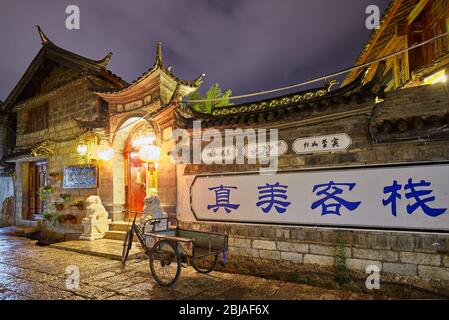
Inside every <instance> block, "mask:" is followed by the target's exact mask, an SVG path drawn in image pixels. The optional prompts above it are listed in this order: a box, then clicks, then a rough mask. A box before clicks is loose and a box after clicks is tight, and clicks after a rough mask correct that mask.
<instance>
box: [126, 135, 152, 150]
mask: <svg viewBox="0 0 449 320" xmlns="http://www.w3.org/2000/svg"><path fill="white" fill-rule="evenodd" d="M155 140H156V139H155V137H154V136H151V135H148V136H140V137H137V138H135V139H134V140H133V142H132V145H133V147H134V148H136V149H140V148H141V147H143V146H147V145H150V144H152V143H154V141H155Z"/></svg>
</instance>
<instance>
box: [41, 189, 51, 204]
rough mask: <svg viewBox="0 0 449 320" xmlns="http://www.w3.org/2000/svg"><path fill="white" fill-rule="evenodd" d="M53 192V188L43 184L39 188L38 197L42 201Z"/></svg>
mask: <svg viewBox="0 0 449 320" xmlns="http://www.w3.org/2000/svg"><path fill="white" fill-rule="evenodd" d="M52 193H53V188H52V187H50V186H45V187H42V188H40V189H39V198H40V199H41V200H42V201H45V200H48V199H49V198H50V196H51V194H52Z"/></svg>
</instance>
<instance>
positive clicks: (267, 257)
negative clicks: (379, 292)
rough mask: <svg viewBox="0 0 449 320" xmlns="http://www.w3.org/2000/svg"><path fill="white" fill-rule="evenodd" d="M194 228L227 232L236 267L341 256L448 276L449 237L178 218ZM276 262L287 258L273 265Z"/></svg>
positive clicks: (326, 261)
mask: <svg viewBox="0 0 449 320" xmlns="http://www.w3.org/2000/svg"><path fill="white" fill-rule="evenodd" d="M182 227H184V228H188V229H194V230H203V231H213V232H223V233H228V234H229V236H230V238H229V261H230V263H231V265H232V266H235V268H236V270H237V271H239V269H240V268H242V269H245V268H248V267H249V265H251V264H255V265H257V266H258V269H259V270H262V271H265V272H270V271H276V270H279V269H280V270H283V271H284V272H289V271H295V270H297V269H298V266H297V265H298V264H299V265H303V264H304V265H317V266H320V267H324V268H330V269H331V268H332V267H333V266H334V264H335V261H336V258H341V257H342V255H344V257H345V260H346V261H345V263H346V267H347V268H348V269H349V270H355V271H362V272H365V270H366V267H368V266H370V265H376V266H378V267H379V269H380V270H381V271H382V272H385V273H390V274H398V275H403V276H419V277H421V278H429V279H443V280H449V255H448V253H449V235H447V234H432V233H417V232H416V233H411V232H396V231H381V230H376V231H371V230H345V229H333V228H313V227H280V226H255V225H242V224H223V223H206V222H182ZM279 261H284V262H289V263H284V264H282V268H279V266H276V264H277V263H278V262H279Z"/></svg>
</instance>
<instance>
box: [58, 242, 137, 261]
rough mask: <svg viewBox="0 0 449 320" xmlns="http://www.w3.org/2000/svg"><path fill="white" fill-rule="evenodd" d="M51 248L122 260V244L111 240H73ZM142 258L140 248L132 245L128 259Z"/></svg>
mask: <svg viewBox="0 0 449 320" xmlns="http://www.w3.org/2000/svg"><path fill="white" fill-rule="evenodd" d="M50 247H52V248H56V249H60V250H67V251H73V252H78V253H83V254H89V255H93V256H99V257H107V258H110V259H114V260H120V259H121V258H122V251H123V242H122V241H119V240H111V239H99V240H94V241H83V240H74V241H67V242H60V243H55V244H52V245H50ZM143 256H144V251H143V249H142V247H139V246H138V245H137V243H133V245H132V248H131V251H130V252H129V257H128V259H137V258H140V257H143Z"/></svg>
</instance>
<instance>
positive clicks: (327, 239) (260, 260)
mask: <svg viewBox="0 0 449 320" xmlns="http://www.w3.org/2000/svg"><path fill="white" fill-rule="evenodd" d="M373 100H374V99H373ZM373 100H372V101H365V102H360V103H358V102H356V101H351V103H349V104H340V105H334V106H332V107H331V108H330V110H326V111H320V110H319V109H314V110H313V111H311V112H309V113H308V114H306V115H304V116H303V117H302V119H299V120H295V121H293V120H292V122H291V123H285V122H284V123H270V124H265V127H270V128H278V129H279V139H282V140H284V141H286V142H287V144H288V145H289V151H288V152H287V154H285V155H283V156H281V157H280V158H279V171H290V170H295V169H306V168H332V167H341V166H354V165H358V166H360V165H365V164H367V165H374V164H391V163H411V162H433V161H448V160H449V144H448V140H449V136H447V133H445V132H446V131H447V130H446V131H444V130H443V131H442V132H440V133H438V134H437V135H432V133H434V132H435V130H436V128H439V127H441V126H447V125H448V121H449V117H448V114H449V99H447V91H446V88H445V87H444V86H441V85H435V86H429V87H419V88H411V89H404V90H399V91H392V92H388V93H387V94H386V95H385V97H383V102H382V103H377V104H376V103H375V102H374V101H373ZM432 117H438V119H439V121H438V122H435V121H432V120H430V121H429V119H432ZM399 119H421V120H422V121H423V123H424V126H419V127H418V128H416V127H414V126H413V125H409V126H406V127H405V128H403V127H402V129H401V130H397V134H396V136H395V139H393V140H387V141H377V140H376V139H375V134H376V133H377V132H379V130H381V127H382V124H383V123H384V121H386V120H388V121H391V123H392V124H393V131H394V132H396V131H395V130H396V126H397V125H399V126H400V127H401V125H400V124H398V120H399ZM412 122H413V121H412ZM415 122H416V121H415ZM435 124H436V125H437V126H435ZM443 128H444V127H443ZM222 129H223V128H222ZM423 131H425V132H427V134H426V137H427V138H425V139H423V138H422V137H423V136H420V135H421V134H422V132H423ZM342 132H345V133H347V134H348V135H349V136H350V137H351V138H352V140H353V144H352V146H351V147H350V149H349V150H347V151H344V152H335V153H315V154H307V155H302V156H298V155H297V154H296V153H294V151H292V150H291V145H292V143H293V141H294V140H295V139H297V138H304V137H310V136H320V135H326V134H335V133H342ZM394 132H393V133H394ZM393 133H392V134H393ZM258 168H259V166H258V165H250V164H242V165H211V166H206V165H186V166H178V190H179V191H178V217H179V218H180V220H181V221H182V223H183V226H185V227H187V228H194V229H199V230H206V231H219V232H227V233H228V234H229V235H230V242H229V249H230V257H231V261H232V260H233V261H238V262H236V263H234V264H233V265H234V267H235V268H236V269H237V271H238V270H239V269H245V268H246V267H247V265H248V264H256V265H257V269H258V270H260V269H267V270H274V269H278V270H287V269H292V270H294V269H295V268H297V267H298V266H303V265H318V266H321V267H324V268H332V267H333V266H334V263H335V258H336V257H339V256H342V255H344V256H345V264H346V267H347V268H348V269H350V270H360V271H364V270H365V268H366V266H368V265H377V266H379V268H380V269H382V271H383V272H385V273H393V274H399V275H406V276H418V277H421V278H433V279H445V280H449V255H448V253H449V234H446V233H444V234H437V233H421V232H400V231H383V230H372V231H371V230H357V229H354V230H349V229H341V228H313V227H302V226H298V227H280V226H263V225H255V224H224V223H208V222H197V221H196V220H195V217H194V215H193V214H192V212H191V208H190V185H191V183H192V181H193V179H194V177H195V175H196V174H216V173H221V172H223V173H239V172H242V173H243V172H247V171H254V170H257V169H258ZM339 248H340V250H339Z"/></svg>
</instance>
